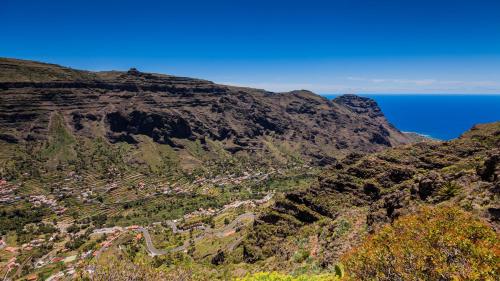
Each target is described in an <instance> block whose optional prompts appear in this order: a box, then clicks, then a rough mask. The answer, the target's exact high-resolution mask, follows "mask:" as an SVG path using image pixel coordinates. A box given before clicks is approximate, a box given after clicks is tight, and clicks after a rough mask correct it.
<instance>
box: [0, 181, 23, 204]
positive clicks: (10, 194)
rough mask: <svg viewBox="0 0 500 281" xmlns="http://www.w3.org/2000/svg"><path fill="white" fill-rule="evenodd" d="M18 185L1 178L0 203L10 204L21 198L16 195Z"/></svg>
mask: <svg viewBox="0 0 500 281" xmlns="http://www.w3.org/2000/svg"><path fill="white" fill-rule="evenodd" d="M17 188H18V186H17V185H14V184H10V183H9V182H7V181H6V180H4V179H0V204H2V203H3V204H10V203H13V202H15V201H18V200H20V199H21V197H20V196H16V195H15V191H16V190H17Z"/></svg>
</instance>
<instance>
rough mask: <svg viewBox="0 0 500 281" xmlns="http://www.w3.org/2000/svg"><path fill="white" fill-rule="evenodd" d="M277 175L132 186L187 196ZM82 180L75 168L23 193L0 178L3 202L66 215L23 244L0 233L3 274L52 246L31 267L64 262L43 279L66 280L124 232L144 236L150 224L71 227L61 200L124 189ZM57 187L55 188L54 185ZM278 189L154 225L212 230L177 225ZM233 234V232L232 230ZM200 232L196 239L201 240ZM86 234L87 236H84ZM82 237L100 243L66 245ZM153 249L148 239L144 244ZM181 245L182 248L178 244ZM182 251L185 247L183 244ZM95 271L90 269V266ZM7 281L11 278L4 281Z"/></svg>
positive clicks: (249, 203)
mask: <svg viewBox="0 0 500 281" xmlns="http://www.w3.org/2000/svg"><path fill="white" fill-rule="evenodd" d="M274 173H278V174H279V173H281V171H280V170H273V171H270V172H269V173H262V172H257V173H253V174H252V173H249V172H244V173H243V174H242V175H240V176H236V175H234V174H231V175H227V176H216V177H214V178H203V177H198V178H196V179H194V180H193V181H192V182H190V183H188V184H181V183H179V182H174V183H170V184H169V183H166V184H160V185H157V186H156V187H153V186H152V185H151V183H148V182H145V181H142V180H137V181H136V182H135V183H134V184H133V186H135V188H136V190H138V191H142V192H143V193H142V194H144V195H147V196H157V195H164V196H174V195H182V194H187V193H190V192H192V191H193V188H195V187H202V188H206V186H215V187H224V186H228V185H240V184H245V183H248V182H254V183H258V182H262V181H265V180H266V179H268V178H269V177H270V176H271V175H272V174H274ZM82 183H84V181H83V178H82V176H80V175H77V174H76V173H74V172H70V173H69V174H68V176H67V177H65V178H63V180H62V181H61V182H60V183H55V184H53V186H52V187H51V188H50V191H51V193H50V195H47V194H29V195H27V194H26V195H24V194H22V193H19V192H18V190H19V187H21V186H22V185H23V183H22V182H20V183H16V184H14V183H9V182H7V181H6V180H4V179H2V180H0V205H1V204H12V203H15V202H26V203H29V204H30V205H31V206H33V207H34V208H41V207H43V208H47V209H49V210H50V211H52V212H53V213H54V214H55V215H56V216H58V217H64V218H65V219H63V220H62V221H57V223H56V221H54V222H49V221H47V222H46V225H48V226H51V227H53V228H54V230H53V233H50V234H46V235H42V236H38V237H35V238H34V239H32V240H30V241H28V242H26V243H23V244H21V245H16V244H12V243H8V240H9V239H7V240H6V239H5V237H1V239H0V266H1V271H0V273H1V274H2V275H3V276H5V277H7V276H11V275H12V274H13V273H14V272H19V270H21V268H24V267H26V266H30V265H29V264H30V260H31V259H32V257H31V256H30V253H33V251H35V250H36V249H42V248H43V249H45V248H47V249H52V250H48V251H47V252H46V253H45V254H44V255H42V256H41V257H38V258H36V259H34V260H33V261H32V262H31V267H32V268H34V269H39V270H43V268H47V267H53V266H54V265H57V264H60V265H62V268H63V270H60V271H58V272H56V273H54V274H53V275H51V276H49V277H48V278H47V279H45V280H62V279H65V278H71V277H72V276H74V275H75V274H76V273H77V271H78V269H79V268H80V269H81V268H82V266H83V265H84V264H85V261H88V260H89V259H93V258H96V257H98V256H99V255H100V254H101V253H103V252H104V251H106V250H107V249H108V248H110V247H113V246H114V243H115V241H116V240H117V239H118V238H119V237H121V236H122V235H124V234H126V233H136V234H135V238H136V240H140V239H141V238H143V234H142V233H143V232H141V231H147V229H148V226H139V225H131V226H127V227H120V226H112V227H103V228H94V229H92V231H91V233H90V234H88V231H86V230H85V229H81V230H79V231H77V232H74V231H73V230H72V229H71V227H72V223H71V220H70V219H69V218H70V217H68V216H67V211H68V208H67V207H66V206H65V205H64V204H62V205H61V202H62V201H60V200H64V199H65V198H68V197H70V196H72V197H73V198H75V199H77V200H79V201H80V202H82V204H96V203H99V202H98V200H96V198H97V196H98V194H102V192H104V194H107V193H109V194H113V192H117V191H118V190H119V189H120V188H121V184H122V182H116V181H111V182H108V183H107V184H105V185H104V187H103V188H96V187H95V186H88V187H86V188H76V187H77V186H79V185H80V184H82ZM55 187H57V188H55ZM145 190H151V191H153V192H152V193H151V192H146V193H144V191H145ZM273 195H274V193H268V194H266V195H265V196H264V197H263V198H261V199H251V200H236V201H233V202H230V203H228V204H225V205H223V206H222V207H220V208H217V209H215V208H206V209H205V208H199V209H197V210H195V211H192V212H189V213H187V214H184V215H183V216H182V217H181V218H178V219H175V220H166V221H159V222H153V223H151V224H150V226H155V225H156V226H157V225H163V226H166V227H168V228H169V229H170V230H172V232H173V233H187V232H190V231H193V230H198V231H204V230H205V231H208V230H211V228H210V226H207V225H205V224H203V223H195V224H188V225H183V226H182V228H181V226H180V225H179V224H180V223H181V222H184V221H189V220H192V219H195V218H207V217H214V216H217V215H219V214H223V213H225V212H229V211H230V210H234V209H238V208H240V207H244V208H245V209H253V208H255V207H257V206H259V205H262V204H265V203H267V202H268V201H269V200H271V199H272V197H273ZM233 233H234V232H233ZM202 236H203V235H201V236H200V237H199V238H198V239H201V237H202ZM85 237H87V238H85ZM79 239H90V240H91V241H97V242H98V243H97V244H96V245H95V246H94V247H92V248H91V249H88V250H84V251H82V250H81V249H74V250H71V249H68V248H67V245H68V243H69V241H77V240H79ZM145 246H146V247H149V243H147V244H146V245H145ZM179 249H181V248H179ZM182 249H184V248H182ZM153 251H155V250H154V249H150V248H148V252H149V253H150V254H151V253H154V252H153ZM87 269H88V270H91V268H90V269H89V268H87ZM4 280H9V279H4ZM27 280H38V279H37V275H34V274H31V275H29V276H28V277H27Z"/></svg>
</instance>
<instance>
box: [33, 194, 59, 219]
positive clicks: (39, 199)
mask: <svg viewBox="0 0 500 281" xmlns="http://www.w3.org/2000/svg"><path fill="white" fill-rule="evenodd" d="M28 201H29V202H30V203H31V204H33V205H34V206H35V207H40V206H48V207H49V208H50V209H51V210H52V211H54V212H55V213H56V214H58V215H61V214H63V213H64V212H65V211H66V208H65V207H62V206H59V204H57V200H56V199H52V198H47V196H45V195H43V194H42V195H30V197H29V199H28Z"/></svg>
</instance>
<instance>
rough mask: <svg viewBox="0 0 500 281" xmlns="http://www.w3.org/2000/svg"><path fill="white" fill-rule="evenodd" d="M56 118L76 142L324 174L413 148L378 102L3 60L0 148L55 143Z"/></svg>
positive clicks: (0, 91) (359, 98)
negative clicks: (227, 156) (267, 159)
mask: <svg viewBox="0 0 500 281" xmlns="http://www.w3.org/2000/svg"><path fill="white" fill-rule="evenodd" d="M56 116H59V117H61V118H62V119H61V121H62V122H63V126H64V127H66V129H67V130H68V131H69V132H70V133H71V134H74V135H75V136H77V137H79V136H81V137H85V138H91V139H92V138H96V137H99V136H103V137H105V138H106V139H107V140H108V141H110V142H113V143H115V142H126V143H129V144H134V145H135V144H138V143H139V142H141V137H140V136H147V137H149V138H151V139H152V140H153V141H154V142H155V143H157V144H168V145H169V146H170V147H173V148H176V149H177V150H185V148H186V146H187V145H188V144H187V142H193V141H199V142H201V146H202V148H203V149H204V150H206V151H208V150H210V147H209V145H208V144H207V143H206V142H207V140H210V141H216V142H218V143H219V144H220V146H221V147H222V148H223V149H224V150H225V151H227V152H229V153H231V154H235V153H240V154H252V155H256V154H259V153H260V154H265V155H274V156H275V157H274V158H276V159H279V158H283V157H284V158H287V157H290V156H296V157H300V158H304V160H306V161H311V162H312V163H313V164H319V165H324V164H331V163H334V162H335V158H338V157H339V156H343V155H346V154H347V153H348V152H351V151H359V152H373V151H378V150H381V149H383V148H386V147H391V146H395V145H398V144H403V143H408V142H410V141H411V138H410V137H408V136H406V135H405V134H402V133H401V132H399V131H398V130H397V129H396V128H394V127H393V126H392V125H390V124H389V123H388V122H387V120H386V119H385V118H384V116H383V114H382V112H381V111H380V108H379V107H378V106H377V104H376V103H375V102H374V101H372V100H370V99H367V98H361V97H357V96H354V95H348V96H342V97H339V98H337V99H335V100H333V101H329V100H327V99H325V98H322V97H320V96H317V95H315V94H313V93H311V92H308V91H294V92H290V93H271V92H266V91H263V90H257V89H250V88H239V87H231V86H224V85H218V84H214V83H212V82H209V81H205V80H199V79H191V78H183V77H175V76H168V75H160V74H149V73H141V72H139V71H137V70H135V69H131V70H130V71H128V72H117V71H110V72H88V71H79V70H73V69H69V68H64V67H60V66H57V65H51V64H43V63H37V62H31V61H22V60H14V59H0V128H1V129H0V130H1V131H0V139H1V140H3V141H7V142H10V143H17V142H22V141H24V140H27V141H32V140H46V139H47V138H48V136H49V127H50V124H51V123H52V122H54V118H56ZM283 147H284V148H286V149H285V150H286V151H284V150H283V149H282V148H283ZM276 154H278V155H276Z"/></svg>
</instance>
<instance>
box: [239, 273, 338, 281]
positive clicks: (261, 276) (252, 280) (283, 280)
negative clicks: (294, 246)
mask: <svg viewBox="0 0 500 281" xmlns="http://www.w3.org/2000/svg"><path fill="white" fill-rule="evenodd" d="M236 280H237V281H337V280H340V278H339V277H338V276H337V275H334V274H317V275H306V274H304V275H299V276H291V275H286V274H282V273H278V272H260V273H256V274H253V275H248V276H246V277H243V278H238V279H236Z"/></svg>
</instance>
